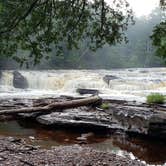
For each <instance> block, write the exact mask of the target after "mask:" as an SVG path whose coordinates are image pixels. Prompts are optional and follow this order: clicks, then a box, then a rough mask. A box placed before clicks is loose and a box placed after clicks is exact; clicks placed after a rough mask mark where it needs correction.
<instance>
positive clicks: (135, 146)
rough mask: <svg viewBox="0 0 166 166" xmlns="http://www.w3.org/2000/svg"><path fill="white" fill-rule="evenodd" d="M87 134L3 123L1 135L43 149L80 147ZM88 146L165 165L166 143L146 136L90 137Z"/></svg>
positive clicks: (15, 122)
mask: <svg viewBox="0 0 166 166" xmlns="http://www.w3.org/2000/svg"><path fill="white" fill-rule="evenodd" d="M85 132H86V131H76V130H75V131H73V130H69V129H68V130H66V129H49V128H44V127H43V126H40V125H38V124H34V123H33V122H27V121H24V122H23V121H8V122H0V135H2V136H15V137H18V138H25V140H26V141H27V142H28V143H30V144H33V145H39V146H41V147H44V148H50V147H52V146H59V145H71V144H79V143H80V141H78V139H77V138H78V137H80V136H81V134H82V133H85ZM85 143H86V145H87V146H90V147H93V148H96V149H98V150H102V151H108V152H113V153H115V154H118V155H121V156H126V157H130V158H132V159H135V158H137V159H139V160H141V161H145V162H146V163H148V164H164V163H165V162H166V155H165V154H166V143H165V142H164V141H161V140H153V139H150V138H145V137H138V136H129V135H127V136H126V135H112V136H108V135H106V134H101V133H100V134H95V133H93V134H91V135H90V136H89V137H87V141H86V142H85Z"/></svg>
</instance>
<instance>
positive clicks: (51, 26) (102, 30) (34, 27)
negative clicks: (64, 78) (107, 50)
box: [0, 0, 133, 65]
mask: <svg viewBox="0 0 166 166" xmlns="http://www.w3.org/2000/svg"><path fill="white" fill-rule="evenodd" d="M130 22H133V15H132V10H131V9H130V7H129V4H128V3H127V2H126V1H125V0H114V1H112V4H109V5H108V4H107V3H106V2H105V0H0V55H1V56H2V55H4V56H9V57H12V58H13V59H15V60H16V61H17V62H19V63H20V64H21V65H22V64H25V63H26V64H27V65H28V63H34V64H37V63H39V62H40V59H41V58H46V59H47V58H49V57H48V53H49V52H51V51H52V49H53V50H56V51H55V53H54V54H55V55H61V54H62V50H63V49H64V47H65V48H67V49H72V48H74V49H78V48H79V43H80V42H82V41H86V43H87V46H88V48H89V49H91V50H94V51H95V50H96V49H97V48H100V47H102V46H103V45H104V44H106V43H107V44H109V45H115V44H116V43H121V42H122V41H124V40H126V37H125V33H124V31H125V30H126V29H127V26H128V24H129V23H130ZM20 55H21V56H20Z"/></svg>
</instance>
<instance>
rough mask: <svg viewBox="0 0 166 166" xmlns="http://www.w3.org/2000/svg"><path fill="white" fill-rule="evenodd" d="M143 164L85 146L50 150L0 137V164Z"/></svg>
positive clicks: (52, 165)
mask: <svg viewBox="0 0 166 166" xmlns="http://www.w3.org/2000/svg"><path fill="white" fill-rule="evenodd" d="M4 165H5V166H46V165H49V166H76V165H78V166H117V165H118V166H143V165H144V164H142V163H141V162H139V161H137V160H131V159H128V158H124V157H120V156H117V155H115V154H111V153H107V152H101V151H97V150H94V149H92V148H88V147H86V146H79V145H73V146H59V147H54V148H52V149H51V150H46V149H39V148H36V147H33V146H30V145H27V144H26V143H25V142H23V140H18V139H14V138H0V166H4Z"/></svg>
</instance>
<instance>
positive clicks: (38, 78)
mask: <svg viewBox="0 0 166 166" xmlns="http://www.w3.org/2000/svg"><path fill="white" fill-rule="evenodd" d="M13 72H14V71H12V70H3V71H1V74H0V100H2V99H6V101H8V99H14V98H21V99H23V100H25V101H26V99H33V98H47V97H53V98H54V97H58V96H60V95H67V96H80V95H79V94H78V93H77V92H76V90H77V89H78V88H83V89H95V90H98V91H99V96H100V97H102V98H104V99H119V100H120V99H122V100H128V101H138V102H145V101H146V96H147V95H148V94H151V93H161V94H164V95H166V68H130V69H116V70H115V69H112V70H41V71H32V70H20V71H18V72H19V73H20V74H21V75H22V76H23V77H24V78H25V79H26V81H27V83H28V88H26V89H20V88H15V87H14V84H13V79H14V74H13ZM106 76H107V77H108V76H109V78H110V79H109V80H105V79H104V78H105V77H106ZM9 101H10V100H9ZM25 125H27V123H26V122H24V123H21V124H20V123H18V122H17V121H10V122H0V135H2V136H14V137H21V138H26V139H27V140H30V141H31V142H33V143H35V144H37V145H41V146H42V145H44V146H52V145H54V146H55V145H56V146H57V145H68V144H75V143H77V137H79V136H80V135H81V133H80V132H78V131H75V132H73V131H64V130H61V129H56V130H51V129H45V128H40V127H39V126H38V127H37V126H36V125H32V124H31V125H30V127H29V126H28V127H27V126H25ZM85 132H86V131H85ZM88 141H89V142H88V146H91V147H94V148H97V149H100V150H104V151H111V152H114V153H116V154H118V155H122V156H124V155H128V156H129V157H130V158H133V159H134V158H138V159H139V160H141V161H144V162H145V163H147V164H164V163H165V162H166V157H165V152H166V143H165V142H164V141H160V140H150V139H149V138H141V137H123V136H122V137H115V138H114V137H112V136H107V135H104V136H102V135H98V134H95V135H93V136H92V137H91V138H89V140H88Z"/></svg>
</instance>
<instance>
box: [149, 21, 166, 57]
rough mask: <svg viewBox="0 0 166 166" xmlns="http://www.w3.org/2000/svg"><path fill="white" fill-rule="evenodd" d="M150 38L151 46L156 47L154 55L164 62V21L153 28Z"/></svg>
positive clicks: (165, 25)
mask: <svg viewBox="0 0 166 166" xmlns="http://www.w3.org/2000/svg"><path fill="white" fill-rule="evenodd" d="M151 38H152V40H153V45H154V46H156V47H157V50H156V55H157V56H160V57H162V58H163V59H164V60H166V21H163V22H161V23H160V24H158V25H157V26H156V27H155V28H154V30H153V34H152V36H151Z"/></svg>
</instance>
